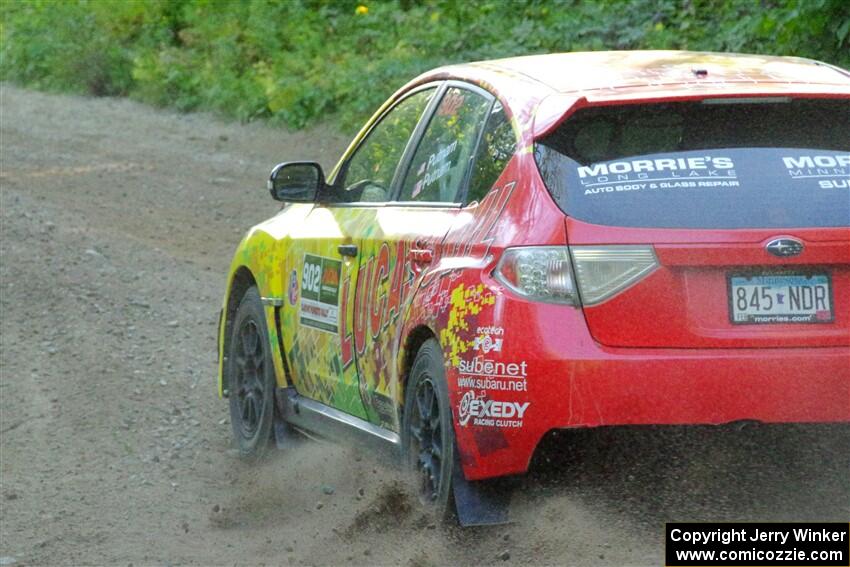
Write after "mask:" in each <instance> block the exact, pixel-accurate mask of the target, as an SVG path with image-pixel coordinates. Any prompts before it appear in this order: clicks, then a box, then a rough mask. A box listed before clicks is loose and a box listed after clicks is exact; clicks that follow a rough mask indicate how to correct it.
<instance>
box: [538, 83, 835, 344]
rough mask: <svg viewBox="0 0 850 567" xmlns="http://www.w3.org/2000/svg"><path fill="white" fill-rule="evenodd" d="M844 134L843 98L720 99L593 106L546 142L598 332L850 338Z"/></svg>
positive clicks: (642, 337) (709, 340) (544, 164)
mask: <svg viewBox="0 0 850 567" xmlns="http://www.w3.org/2000/svg"><path fill="white" fill-rule="evenodd" d="M848 132H850V101H848V100H847V99H791V98H783V99H768V100H760V99H758V100H754V99H741V100H735V99H724V100H722V101H717V100H704V101H689V102H675V103H652V104H629V105H623V106H605V107H589V108H585V109H582V110H579V111H577V112H576V113H575V114H574V115H573V116H571V117H570V118H569V119H568V120H567V121H565V122H564V123H563V124H561V125H560V126H559V127H558V128H557V129H556V130H555V131H554V132H552V133H551V134H548V135H547V136H546V138H544V139H543V140H540V141H539V142H538V143H537V145H536V146H535V158H536V160H537V164H538V168H539V170H540V173H541V176H542V178H543V180H544V182H545V183H546V185H547V187H548V189H549V191H550V193H551V194H552V197H553V199H554V200H555V201H556V202H557V203H558V204H559V206H560V207H561V208H562V210H563V211H564V212H565V214H566V215H567V219H566V224H567V238H568V240H569V245H570V248H571V250H572V259H573V264H574V270H575V272H576V277H577V280H578V284H579V291H580V294H581V295H582V303H583V305H584V313H585V317H586V320H587V323H588V326H589V328H590V332H591V333H592V335H593V337H594V338H595V339H596V340H597V341H599V342H600V343H602V344H604V345H609V346H618V347H669V348H762V347H764V348H770V347H817V346H844V345H850V228H848V227H850V136H848V135H847V133H848ZM630 246H631V247H636V248H635V249H631V248H629V247H630ZM650 249H651V250H652V252H653V253H654V263H655V266H654V268H653V269H645V267H646V262H647V260H646V258H647V252H646V251H648V250H650ZM585 252H586V253H585ZM630 258H640V261H641V262H643V264H639V263H638V262H637V260H635V261H634V264H633V265H634V266H637V267H636V268H635V269H633V270H632V273H634V274H636V276H635V277H634V278H626V277H625V276H623V282H624V283H623V284H622V285H619V284H618V285H616V286H613V285H612V286H611V290H612V291H611V292H610V293H600V294H597V295H593V293H588V290H591V292H592V291H593V290H600V289H601V290H605V289H606V288H605V286H604V278H605V277H606V276H607V275H609V274H610V277H611V278H612V281H614V278H616V277H618V275H619V274H629V273H630V272H629V271H628V270H629V262H630V261H631V260H630ZM652 261H653V260H650V262H652ZM606 262H607V264H606ZM638 268H639V269H638ZM591 280H592V284H593V285H589V284H588V283H587V282H588V281H591ZM594 286H595V287H594ZM588 298H589V299H590V300H588Z"/></svg>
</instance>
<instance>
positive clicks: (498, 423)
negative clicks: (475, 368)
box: [458, 390, 531, 428]
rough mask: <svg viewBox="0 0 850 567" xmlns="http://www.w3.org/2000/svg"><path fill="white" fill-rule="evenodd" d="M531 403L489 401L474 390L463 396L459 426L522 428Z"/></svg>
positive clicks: (482, 394)
mask: <svg viewBox="0 0 850 567" xmlns="http://www.w3.org/2000/svg"><path fill="white" fill-rule="evenodd" d="M530 405H531V402H503V401H497V400H488V399H487V396H486V395H485V394H484V393H483V392H482V393H481V394H479V395H478V396H476V395H475V391H474V390H470V391H468V392H466V393H464V394H463V396H462V397H461V399H460V403H459V404H458V424H460V426H461V427H466V426H467V425H477V426H484V427H505V428H516V427H522V419H523V416H525V412H526V410H528V407H529V406H530Z"/></svg>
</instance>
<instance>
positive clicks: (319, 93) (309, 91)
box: [0, 0, 850, 128]
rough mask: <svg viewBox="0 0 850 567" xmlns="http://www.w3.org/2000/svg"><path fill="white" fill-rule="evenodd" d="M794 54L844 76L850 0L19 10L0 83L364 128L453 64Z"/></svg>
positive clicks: (525, 0)
mask: <svg viewBox="0 0 850 567" xmlns="http://www.w3.org/2000/svg"><path fill="white" fill-rule="evenodd" d="M639 48H649V49H693V50H707V51H744V52H753V53H774V54H779V55H799V56H805V57H813V58H816V59H821V60H825V61H828V62H832V63H835V64H838V65H841V66H844V67H847V66H850V2H846V1H845V0H632V1H631V2H630V3H629V4H628V5H627V9H626V8H625V7H624V3H623V2H621V1H620V0H598V1H596V2H581V1H580V0H551V1H543V0H512V1H508V0H482V1H479V2H475V3H473V2H461V1H458V0H430V1H425V0H422V1H420V0H384V1H377V0H360V1H359V2H358V1H356V0H336V1H324V0H289V1H288V2H278V1H275V0H230V1H225V0H148V1H147V2H134V1H124V0H63V1H61V2H58V1H48V0H19V1H18V2H4V3H2V4H0V79H3V80H11V81H15V82H17V83H20V84H23V85H28V86H32V87H35V88H40V89H46V90H55V91H70V92H77V93H89V94H92V95H98V96H99V95H129V96H132V97H134V98H137V99H139V100H143V101H146V102H149V103H152V104H157V105H163V106H171V107H175V108H179V109H181V110H193V109H206V110H211V111H214V112H217V113H220V114H222V115H225V116H230V117H234V118H237V119H239V120H254V119H257V118H269V119H271V120H273V121H275V122H280V123H283V124H285V125H287V126H290V127H296V128H298V127H303V126H305V125H307V124H310V123H311V122H314V121H317V120H323V119H328V118H334V119H338V120H340V121H341V123H342V124H343V125H344V126H345V127H346V128H353V127H356V126H357V125H358V124H360V123H361V122H362V121H363V119H364V118H365V117H366V116H368V115H369V114H370V113H371V112H372V111H373V110H374V109H375V108H376V107H377V106H378V105H380V103H381V102H382V101H383V100H385V99H386V97H387V96H388V95H389V94H390V93H391V92H392V91H393V90H395V89H396V88H398V87H399V86H400V85H402V84H403V83H404V82H406V81H407V80H409V79H410V78H411V77H413V76H414V75H416V74H418V73H420V72H422V71H424V70H426V69H429V68H432V67H434V66H437V65H441V64H445V63H454V62H459V61H470V60H479V59H490V58H495V57H503V56H510V55H521V54H527V53H542V52H553V51H578V50H595V49H639Z"/></svg>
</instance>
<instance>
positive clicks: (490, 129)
mask: <svg viewBox="0 0 850 567" xmlns="http://www.w3.org/2000/svg"><path fill="white" fill-rule="evenodd" d="M515 153H516V136H515V135H514V129H513V127H511V123H510V122H509V121H508V119H507V117H506V116H505V109H504V108H502V105H501V104H500V103H499V102H496V104H495V105H494V106H493V110H492V111H491V112H490V117H489V118H488V119H487V125H486V126H485V127H484V133H483V134H482V135H481V143H480V145H479V146H478V152H477V154H476V156H475V162H474V163H473V165H472V174H471V175H470V176H469V194H468V195H467V198H466V202H468V203H471V202H472V201H480V200H481V199H483V198H484V195H486V194H487V192H488V191H490V189H491V188H492V187H493V185H494V184H495V183H496V180H497V179H498V178H499V176H500V175H501V174H502V171H504V169H505V166H506V165H508V162H509V161H511V158H512V157H513V155H514V154H515Z"/></svg>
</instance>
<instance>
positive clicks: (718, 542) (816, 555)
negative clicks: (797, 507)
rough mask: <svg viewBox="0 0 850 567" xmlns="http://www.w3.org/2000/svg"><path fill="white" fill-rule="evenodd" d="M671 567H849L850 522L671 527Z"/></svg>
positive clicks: (668, 557)
mask: <svg viewBox="0 0 850 567" xmlns="http://www.w3.org/2000/svg"><path fill="white" fill-rule="evenodd" d="M664 543H665V549H664V555H665V564H666V565H667V567H702V566H712V565H726V566H729V567H749V566H758V567H771V566H788V567H790V566H820V567H839V566H843V567H847V566H850V523H841V522H819V523H811V522H806V523H801V522H800V523H780V522H770V523H711V524H703V523H668V524H667V527H666V532H665V536H664Z"/></svg>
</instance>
